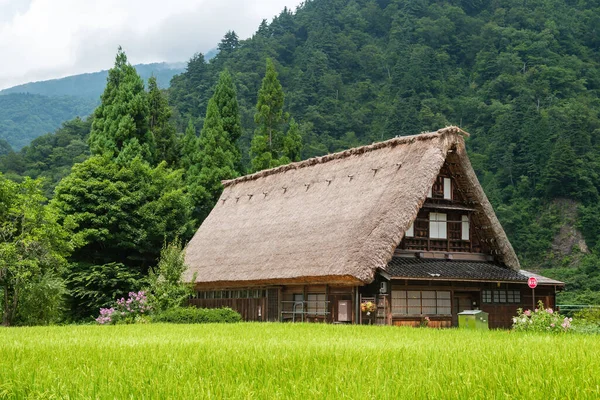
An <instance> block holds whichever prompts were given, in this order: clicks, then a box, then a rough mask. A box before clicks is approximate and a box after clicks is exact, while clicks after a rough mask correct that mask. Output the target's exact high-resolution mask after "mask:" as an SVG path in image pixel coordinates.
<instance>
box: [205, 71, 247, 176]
mask: <svg viewBox="0 0 600 400" xmlns="http://www.w3.org/2000/svg"><path fill="white" fill-rule="evenodd" d="M212 98H213V99H214V101H215V103H216V106H217V109H218V111H219V116H220V117H221V122H222V124H223V130H224V131H225V132H226V133H227V135H229V141H230V142H231V143H232V144H233V145H234V147H233V149H232V151H233V152H234V153H235V157H236V160H235V164H236V171H238V172H240V173H241V172H242V165H241V161H242V156H241V153H240V151H239V148H238V146H237V142H238V140H239V139H240V137H241V136H242V124H241V121H240V110H239V105H238V100H237V94H236V90H235V85H234V83H233V79H232V78H231V74H230V73H229V71H227V69H226V70H224V71H223V72H221V74H220V75H219V82H218V83H217V87H216V89H215V94H214V95H213V97H212ZM205 123H206V122H205Z"/></svg>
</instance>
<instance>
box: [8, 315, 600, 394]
mask: <svg viewBox="0 0 600 400" xmlns="http://www.w3.org/2000/svg"><path fill="white" fill-rule="evenodd" d="M0 398H9V399H10V398H19V399H21V398H77V399H79V398H110V399H114V398H117V399H126V398H132V399H143V398H161V399H167V398H197V399H206V398H239V399H254V398H260V399H273V398H279V399H323V398H339V399H344V398H347V399H411V398H424V399H434V398H436V399H439V398H443V399H446V398H449V399H472V398H480V399H483V398H485V399H506V398H519V399H576V398H590V399H593V398H600V338H599V337H597V336H584V335H531V334H529V335H527V334H515V333H509V332H507V331H490V332H465V331H459V330H456V329H447V330H434V329H411V328H395V327H367V326H333V325H308V324H296V325H292V324H252V323H242V324H232V325H163V324H154V325H119V326H65V327H37V328H9V329H0Z"/></svg>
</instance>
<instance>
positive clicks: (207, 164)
mask: <svg viewBox="0 0 600 400" xmlns="http://www.w3.org/2000/svg"><path fill="white" fill-rule="evenodd" d="M236 154H238V152H236V146H235V144H233V143H232V142H231V140H230V138H229V134H228V133H227V132H226V131H225V130H224V129H223V121H222V120H221V116H220V115H219V108H218V107H217V103H216V101H215V99H214V97H213V98H211V99H210V100H209V102H208V107H207V109H206V118H205V119H204V127H203V128H202V132H201V133H200V137H199V138H198V152H197V154H196V159H197V162H195V163H193V164H192V165H191V167H190V169H189V170H188V174H187V180H188V188H189V190H190V192H191V193H192V197H193V200H194V204H195V205H196V207H195V210H194V217H196V218H197V219H198V221H199V222H201V221H202V220H204V218H206V216H207V215H208V213H209V212H210V210H211V209H212V208H213V206H214V205H215V203H216V201H217V199H218V198H219V196H220V195H221V191H222V190H223V185H222V184H221V181H222V180H224V179H231V178H234V177H235V176H237V173H236V160H237V159H236Z"/></svg>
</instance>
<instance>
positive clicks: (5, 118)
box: [0, 63, 183, 154]
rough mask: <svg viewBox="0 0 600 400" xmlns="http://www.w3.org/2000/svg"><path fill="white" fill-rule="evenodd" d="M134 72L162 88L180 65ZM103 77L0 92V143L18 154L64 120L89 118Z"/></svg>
mask: <svg viewBox="0 0 600 400" xmlns="http://www.w3.org/2000/svg"><path fill="white" fill-rule="evenodd" d="M136 69H137V71H138V73H139V74H140V76H141V77H142V78H143V79H144V80H145V81H147V80H148V78H150V77H151V76H154V77H155V78H156V80H157V82H158V85H159V86H160V87H163V88H166V87H168V86H169V82H170V80H171V78H172V77H173V76H174V75H176V74H179V73H181V72H182V71H183V65H182V64H181V63H177V64H167V63H154V64H140V65H137V66H136ZM107 75H108V71H99V72H93V73H89V74H80V75H73V76H68V77H66V78H61V79H53V80H49V81H41V82H31V83H26V84H23V85H18V86H15V87H12V88H8V89H4V90H0V139H5V140H6V141H7V142H8V143H10V145H11V146H12V148H14V149H17V150H18V149H20V148H21V147H23V146H25V145H27V144H29V143H30V142H31V141H32V140H33V139H35V138H36V137H38V136H40V135H43V134H45V133H49V132H53V131H54V130H55V129H56V128H58V127H59V126H60V124H61V123H63V122H64V121H66V120H70V119H72V118H74V117H77V116H79V117H86V116H88V115H90V114H91V113H92V111H94V108H96V106H97V105H98V101H99V98H100V94H102V91H103V90H104V86H105V85H106V77H107ZM0 154H1V150H0Z"/></svg>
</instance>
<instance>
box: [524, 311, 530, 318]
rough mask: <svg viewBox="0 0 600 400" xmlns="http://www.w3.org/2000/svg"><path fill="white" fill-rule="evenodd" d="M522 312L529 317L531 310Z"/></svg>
mask: <svg viewBox="0 0 600 400" xmlns="http://www.w3.org/2000/svg"><path fill="white" fill-rule="evenodd" d="M523 314H525V315H527V316H528V317H529V316H530V315H531V310H525V312H524V313H523Z"/></svg>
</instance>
